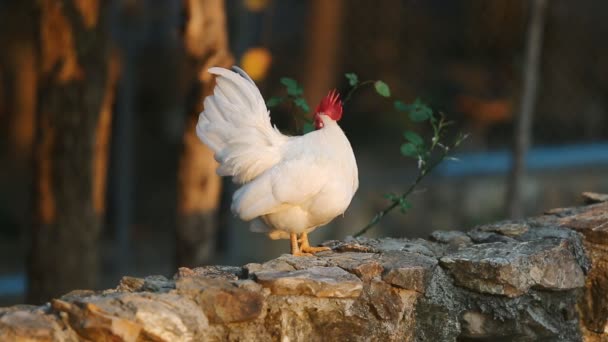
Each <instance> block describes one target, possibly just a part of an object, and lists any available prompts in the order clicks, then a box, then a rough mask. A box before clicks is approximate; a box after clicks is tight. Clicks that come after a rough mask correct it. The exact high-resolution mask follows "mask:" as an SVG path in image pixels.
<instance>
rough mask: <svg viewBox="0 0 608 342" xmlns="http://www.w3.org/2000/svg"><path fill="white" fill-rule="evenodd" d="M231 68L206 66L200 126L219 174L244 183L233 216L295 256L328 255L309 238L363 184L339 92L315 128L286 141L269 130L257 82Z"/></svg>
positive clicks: (321, 109)
mask: <svg viewBox="0 0 608 342" xmlns="http://www.w3.org/2000/svg"><path fill="white" fill-rule="evenodd" d="M233 69H234V71H232V70H228V69H224V68H211V69H209V72H210V73H212V74H215V75H217V78H216V82H217V84H216V86H215V89H214V93H213V95H211V96H208V97H207V98H206V99H205V102H204V111H203V112H202V113H201V114H200V116H199V120H198V124H197V126H196V132H197V135H198V137H199V138H200V139H201V140H202V141H203V142H204V143H205V144H207V145H208V146H209V147H210V148H211V149H212V150H213V151H214V152H215V159H216V160H217V161H218V162H219V164H220V165H219V167H218V169H217V173H218V174H219V175H221V176H232V177H233V180H234V182H235V183H238V184H242V186H241V187H240V188H239V189H238V190H237V191H236V192H235V193H234V196H233V198H232V206H231V209H232V212H233V213H235V214H236V215H238V216H239V217H240V218H241V219H242V220H244V221H252V222H251V230H252V231H255V232H263V233H267V234H268V236H269V237H270V238H272V239H281V238H289V239H290V240H291V253H292V254H294V255H310V254H311V253H316V252H319V251H323V250H328V248H326V247H311V246H310V244H309V241H308V233H309V232H311V231H313V230H314V229H316V228H317V227H319V226H323V225H325V224H327V223H329V222H330V221H331V220H333V219H334V218H335V217H336V216H338V215H340V214H343V213H344V211H346V208H347V207H348V206H349V204H350V202H351V199H352V198H353V195H354V194H355V192H356V191H357V188H358V186H359V179H358V171H357V163H356V160H355V156H354V153H353V150H352V147H351V145H350V143H349V141H348V139H347V138H346V136H345V135H344V132H342V129H340V126H338V123H337V121H338V120H340V118H341V117H342V103H341V102H340V100H339V97H338V94H337V93H336V92H335V91H332V92H330V93H329V94H328V95H327V96H326V97H325V98H324V99H323V100H322V101H321V103H320V104H319V106H318V107H317V109H316V110H315V114H314V126H315V128H316V130H315V131H313V132H310V133H308V134H305V135H302V136H285V135H283V134H281V132H279V131H278V129H277V128H276V127H273V126H272V125H271V123H270V116H269V115H270V112H269V111H268V109H267V108H266V104H265V103H264V99H263V98H262V95H261V94H260V91H259V90H258V88H257V87H256V85H255V83H254V82H253V80H252V79H251V78H250V77H249V76H248V75H247V74H246V73H245V72H244V71H243V70H241V69H239V68H237V67H233ZM298 237H299V238H298Z"/></svg>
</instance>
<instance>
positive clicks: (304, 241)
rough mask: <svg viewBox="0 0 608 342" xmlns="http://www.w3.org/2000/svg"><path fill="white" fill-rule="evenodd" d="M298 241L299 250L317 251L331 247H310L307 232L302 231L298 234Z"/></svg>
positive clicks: (306, 251) (328, 249)
mask: <svg viewBox="0 0 608 342" xmlns="http://www.w3.org/2000/svg"><path fill="white" fill-rule="evenodd" d="M300 242H301V244H300V251H301V252H305V253H318V252H323V251H330V250H331V248H329V247H311V246H310V243H309V242H308V233H302V235H300Z"/></svg>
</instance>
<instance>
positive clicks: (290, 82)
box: [266, 77, 314, 134]
mask: <svg viewBox="0 0 608 342" xmlns="http://www.w3.org/2000/svg"><path fill="white" fill-rule="evenodd" d="M281 84H283V85H284V86H285V89H286V90H287V95H286V96H273V97H271V98H270V99H268V101H266V107H268V108H274V107H277V106H279V105H281V104H283V103H288V104H289V106H290V109H289V112H290V114H291V115H292V116H293V118H294V120H295V124H296V129H297V130H299V122H298V120H300V121H301V122H302V132H303V133H304V134H306V133H308V132H310V131H313V130H314V127H313V125H312V120H311V119H310V116H309V115H308V114H309V113H310V106H309V105H308V103H307V102H306V99H305V98H304V97H303V96H302V95H304V88H302V86H301V85H300V84H299V83H298V82H297V81H296V80H294V79H292V78H289V77H282V78H281Z"/></svg>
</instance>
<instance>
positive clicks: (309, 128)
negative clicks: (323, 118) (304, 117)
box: [302, 122, 315, 134]
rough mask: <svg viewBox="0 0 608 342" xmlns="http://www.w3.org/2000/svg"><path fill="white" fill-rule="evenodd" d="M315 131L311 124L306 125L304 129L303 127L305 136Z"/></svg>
mask: <svg viewBox="0 0 608 342" xmlns="http://www.w3.org/2000/svg"><path fill="white" fill-rule="evenodd" d="M314 130H315V126H313V125H312V123H310V122H306V123H304V127H302V132H304V134H306V133H309V132H312V131H314Z"/></svg>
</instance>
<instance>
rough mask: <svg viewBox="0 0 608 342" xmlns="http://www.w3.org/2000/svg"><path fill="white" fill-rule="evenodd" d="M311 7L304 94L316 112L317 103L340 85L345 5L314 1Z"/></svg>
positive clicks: (340, 0)
mask: <svg viewBox="0 0 608 342" xmlns="http://www.w3.org/2000/svg"><path fill="white" fill-rule="evenodd" d="M310 7H311V8H310V14H309V15H308V27H309V28H310V29H309V30H308V37H307V39H306V43H307V48H306V51H308V58H307V64H306V75H305V79H304V89H305V92H304V93H305V94H306V100H307V101H308V103H309V104H311V105H312V106H313V109H314V108H315V105H316V103H317V102H319V101H321V99H322V98H323V97H324V96H325V95H327V92H328V91H329V89H330V88H331V87H334V86H335V84H336V79H335V75H336V71H337V70H336V67H337V60H338V55H339V47H340V46H341V45H342V44H341V38H342V18H343V16H344V12H343V7H344V6H343V1H342V0H331V1H327V0H313V1H312V2H311V4H310Z"/></svg>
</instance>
